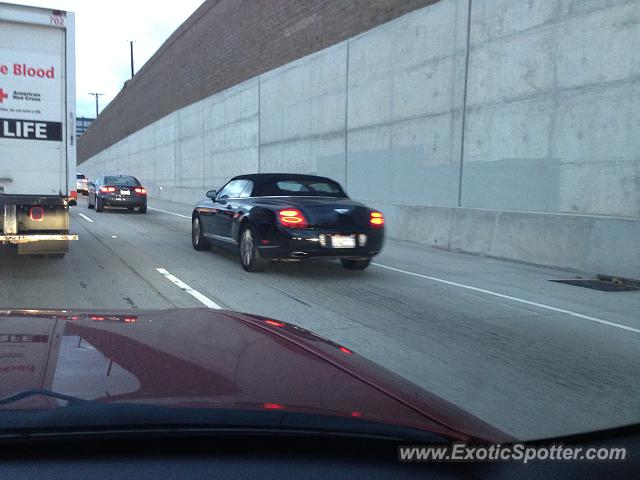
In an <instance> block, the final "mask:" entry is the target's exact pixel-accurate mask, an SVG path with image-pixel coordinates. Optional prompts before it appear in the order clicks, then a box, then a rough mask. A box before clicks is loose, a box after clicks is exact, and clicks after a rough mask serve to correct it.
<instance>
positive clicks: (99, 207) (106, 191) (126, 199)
mask: <svg viewBox="0 0 640 480" xmlns="http://www.w3.org/2000/svg"><path fill="white" fill-rule="evenodd" d="M87 206H88V207H89V208H95V209H96V212H102V211H103V210H104V207H118V208H127V209H129V210H133V209H137V210H138V212H139V213H147V190H146V189H145V188H144V187H143V186H142V185H141V184H140V182H139V181H138V179H137V178H135V177H132V176H130V175H103V176H100V177H98V178H96V180H95V182H93V183H90V184H89V199H88V203H87Z"/></svg>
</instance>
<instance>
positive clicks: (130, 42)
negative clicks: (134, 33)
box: [129, 40, 134, 78]
mask: <svg viewBox="0 0 640 480" xmlns="http://www.w3.org/2000/svg"><path fill="white" fill-rule="evenodd" d="M129 47H130V48H131V78H133V75H134V73H133V40H129Z"/></svg>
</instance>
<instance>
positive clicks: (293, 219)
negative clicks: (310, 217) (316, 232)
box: [278, 208, 309, 228]
mask: <svg viewBox="0 0 640 480" xmlns="http://www.w3.org/2000/svg"><path fill="white" fill-rule="evenodd" d="M278 221H279V222H280V225H282V226H283V227H288V228H305V227H307V226H309V223H308V222H307V219H306V218H304V215H303V214H302V212H301V211H300V210H298V209H297V208H285V209H284V210H279V211H278Z"/></svg>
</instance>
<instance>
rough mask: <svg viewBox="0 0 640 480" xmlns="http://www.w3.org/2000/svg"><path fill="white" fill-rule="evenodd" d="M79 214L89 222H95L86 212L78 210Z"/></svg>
mask: <svg viewBox="0 0 640 480" xmlns="http://www.w3.org/2000/svg"><path fill="white" fill-rule="evenodd" d="M78 215H80V216H81V217H82V218H84V219H85V220H86V221H87V222H91V223H93V220H91V219H90V218H89V217H87V216H86V215H85V214H84V213H80V212H78Z"/></svg>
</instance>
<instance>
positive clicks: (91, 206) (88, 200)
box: [87, 197, 95, 210]
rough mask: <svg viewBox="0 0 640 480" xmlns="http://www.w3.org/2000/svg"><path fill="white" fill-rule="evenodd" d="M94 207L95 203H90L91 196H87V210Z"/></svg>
mask: <svg viewBox="0 0 640 480" xmlns="http://www.w3.org/2000/svg"><path fill="white" fill-rule="evenodd" d="M94 207H95V205H92V204H91V197H89V198H87V208H88V209H89V210H93V209H94Z"/></svg>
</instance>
